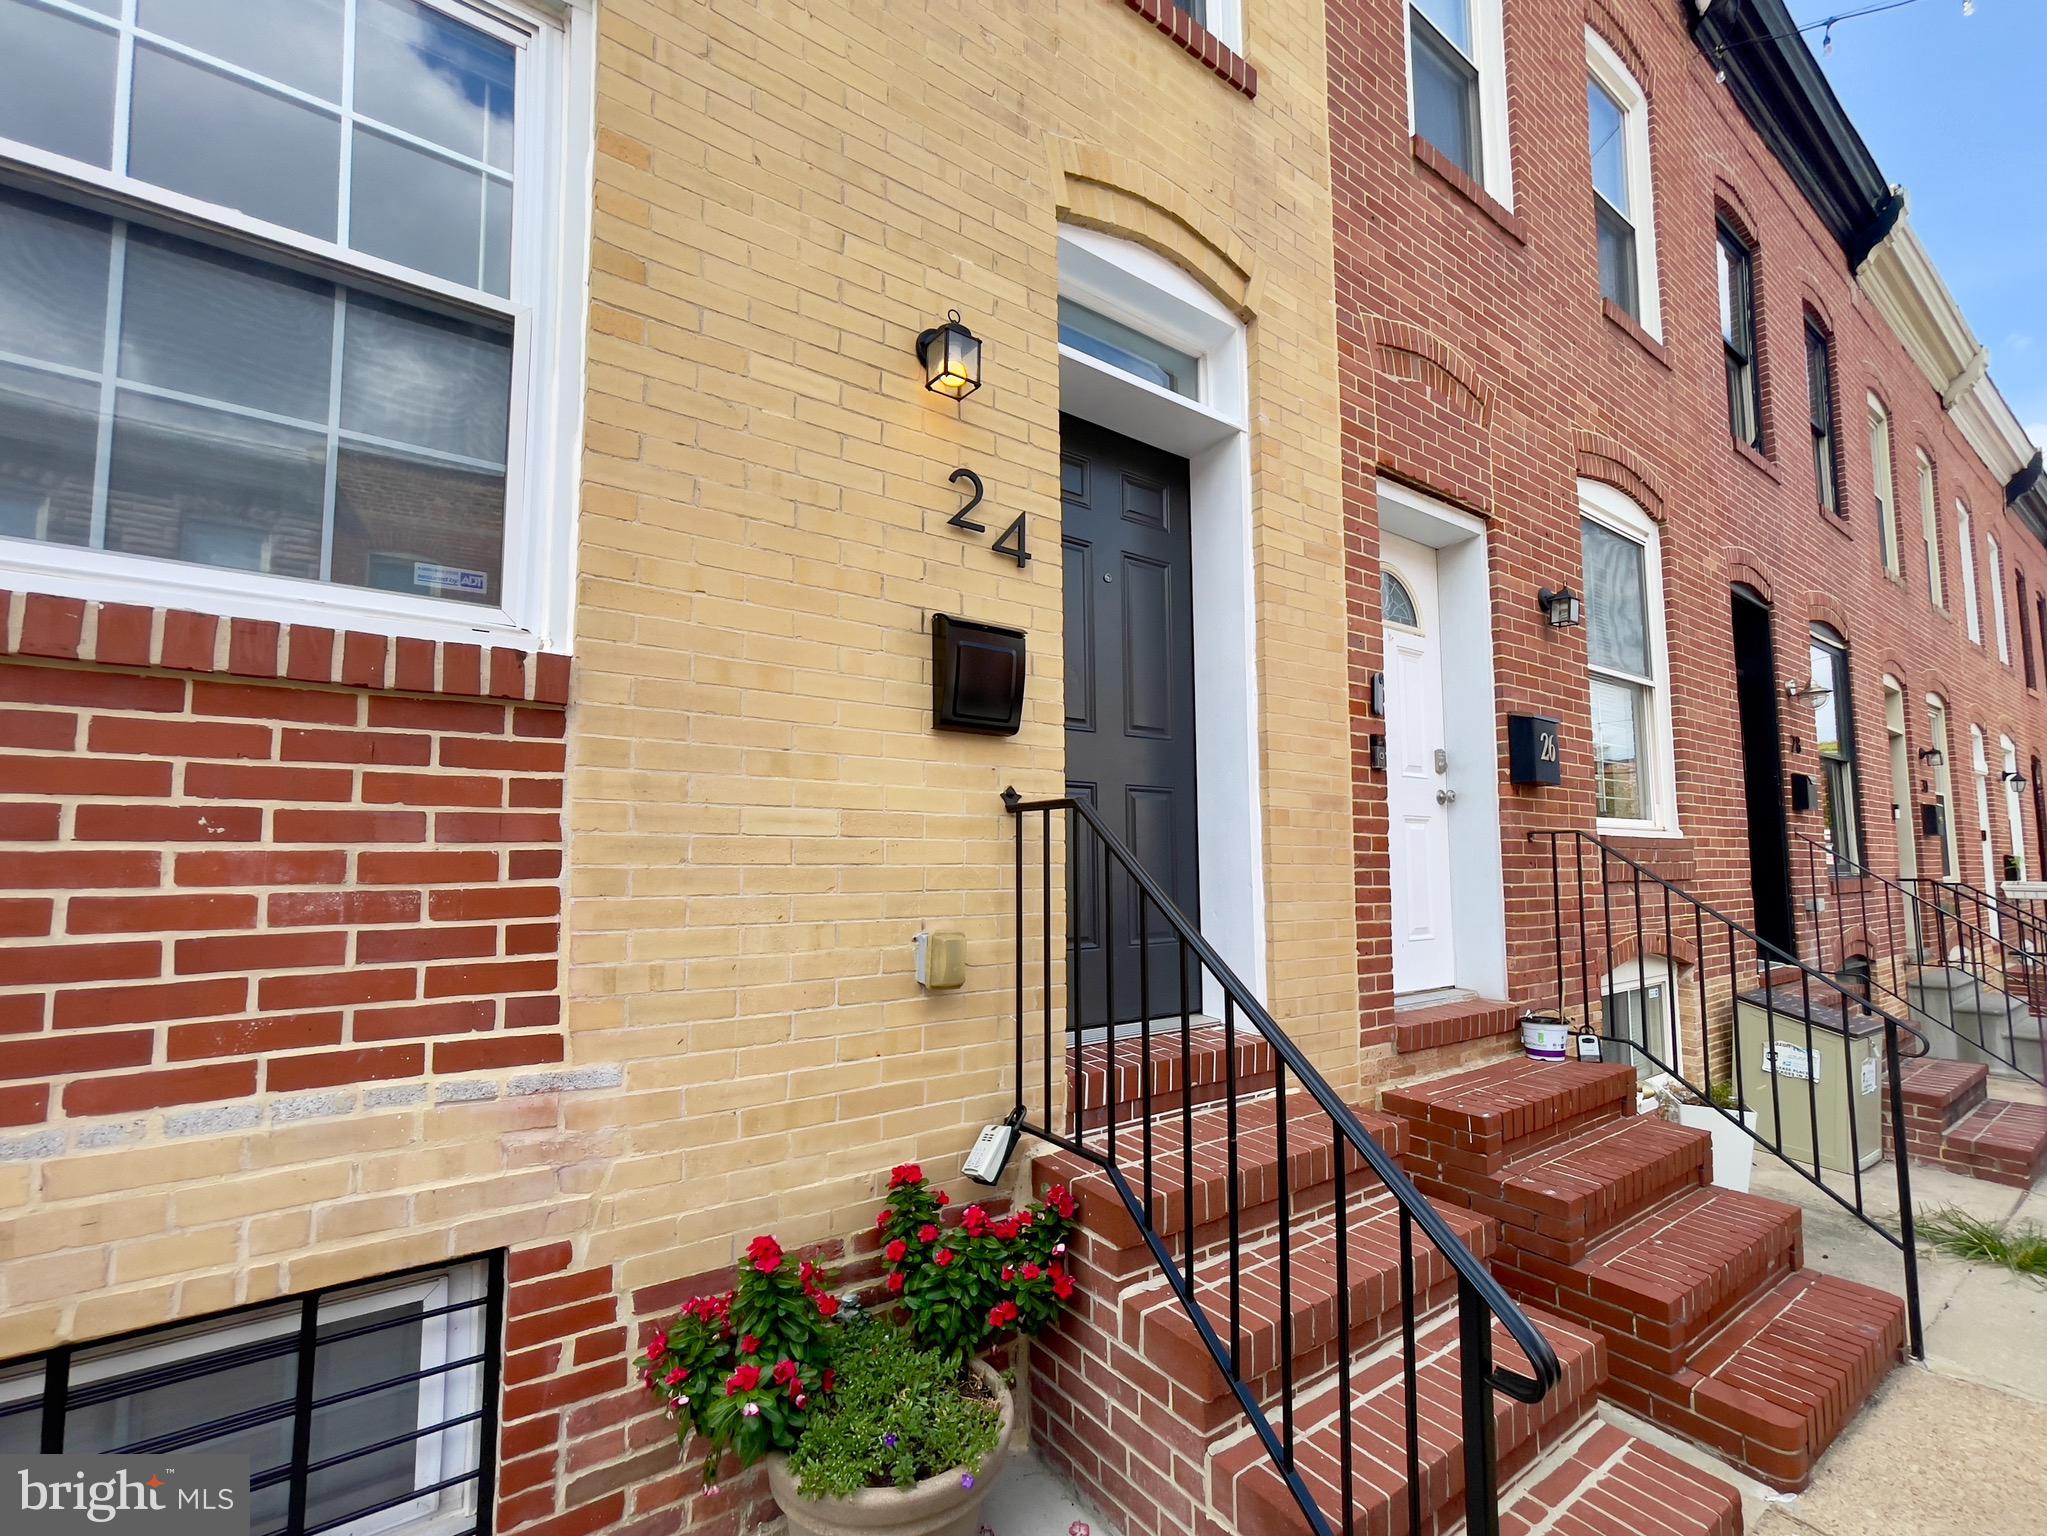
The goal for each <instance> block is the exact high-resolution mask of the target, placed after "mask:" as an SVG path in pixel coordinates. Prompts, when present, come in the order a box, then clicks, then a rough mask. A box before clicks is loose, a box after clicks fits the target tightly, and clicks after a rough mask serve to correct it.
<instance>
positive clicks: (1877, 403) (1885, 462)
mask: <svg viewBox="0 0 2047 1536" xmlns="http://www.w3.org/2000/svg"><path fill="white" fill-rule="evenodd" d="M1869 481H1870V484H1871V485H1872V486H1874V487H1875V488H1876V537H1877V545H1878V547H1879V549H1880V551H1881V553H1882V555H1883V562H1884V574H1885V575H1886V576H1890V577H1892V578H1895V577H1897V575H1898V574H1899V571H1900V565H1899V555H1898V501H1897V497H1895V496H1894V495H1892V494H1891V416H1890V412H1888V411H1886V410H1885V409H1884V403H1883V402H1882V401H1881V400H1879V399H1877V397H1876V396H1875V395H1871V396H1870V397H1869Z"/></svg>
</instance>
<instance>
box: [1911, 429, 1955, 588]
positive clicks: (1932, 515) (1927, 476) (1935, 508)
mask: <svg viewBox="0 0 2047 1536" xmlns="http://www.w3.org/2000/svg"><path fill="white" fill-rule="evenodd" d="M1914 456H1915V457H1916V458H1917V459H1918V460H1919V536H1920V537H1921V538H1922V539H1924V540H1925V541H1926V595H1927V597H1928V599H1929V600H1931V602H1932V603H1933V606H1934V607H1936V608H1938V609H1939V610H1940V611H1941V612H1942V613H1946V612H1947V592H1946V590H1945V588H1944V587H1943V586H1942V584H1941V573H1940V500H1939V498H1938V497H1937V496H1936V495H1935V494H1934V489H1933V460H1931V459H1929V458H1928V457H1927V456H1926V454H1925V453H1924V452H1923V451H1921V450H1916V449H1915V450H1914Z"/></svg>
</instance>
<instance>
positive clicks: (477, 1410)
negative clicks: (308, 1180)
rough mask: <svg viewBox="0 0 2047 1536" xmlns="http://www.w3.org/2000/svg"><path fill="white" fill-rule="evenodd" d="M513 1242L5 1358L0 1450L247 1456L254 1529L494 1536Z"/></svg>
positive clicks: (337, 1535)
mask: <svg viewBox="0 0 2047 1536" xmlns="http://www.w3.org/2000/svg"><path fill="white" fill-rule="evenodd" d="M504 1279H505V1277H504V1256H503V1254H501V1253H498V1254H491V1255H489V1256H487V1257H485V1258H481V1259H475V1260H470V1261H466V1262H463V1263H458V1264H453V1265H439V1266H435V1267H432V1268H427V1269H415V1270H407V1271H404V1272H402V1273H399V1274H395V1275H389V1276H385V1277H383V1278H381V1279H378V1280H375V1281H371V1282H367V1283H363V1284H355V1285H347V1286H333V1287H329V1288H327V1289H324V1290H317V1291H310V1292H307V1293H305V1294H304V1295H300V1296H293V1297H289V1298H286V1299H282V1300H279V1301H275V1302H264V1303H259V1304H257V1305H255V1306H250V1307H243V1308H239V1309H237V1310H236V1311H233V1312H226V1313H221V1314H218V1315H216V1316H213V1317H209V1318H204V1319H200V1320H198V1321H196V1322H189V1323H179V1324H175V1325H172V1326H170V1327H163V1328H152V1329H148V1330H145V1331H142V1332H139V1333H132V1334H125V1335H122V1336H120V1337H118V1338H114V1339H102V1340H93V1341H91V1342H89V1343H83V1344H73V1345H66V1346H63V1347H62V1348H59V1349H55V1350H52V1351H51V1352H50V1353H48V1354H46V1355H40V1356H35V1357H32V1358H30V1359H27V1360H18V1361H14V1362H11V1363H8V1364H4V1365H0V1451H4V1452H10V1453H32V1452H37V1451H40V1452H43V1453H45V1454H52V1455H54V1454H65V1453H68V1454H73V1455H76V1454H80V1453H86V1454H94V1453H112V1454H120V1455H134V1456H150V1455H166V1454H169V1453H172V1452H177V1451H188V1452H193V1453H218V1454H229V1455H247V1456H248V1457H249V1466H250V1531H251V1536H329V1533H331V1536H349V1533H353V1532H359V1531H360V1532H367V1531H369V1530H375V1531H376V1532H378V1533H379V1536H404V1533H407V1532H410V1531H413V1530H418V1531H420V1532H431V1533H432V1536H490V1530H491V1515H492V1505H493V1503H494V1502H495V1484H496V1466H497V1455H496V1448H497V1402H498V1389H499V1384H500V1380H501V1375H500V1372H501V1354H500V1341H501V1340H502V1338H503V1336H504Z"/></svg>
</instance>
